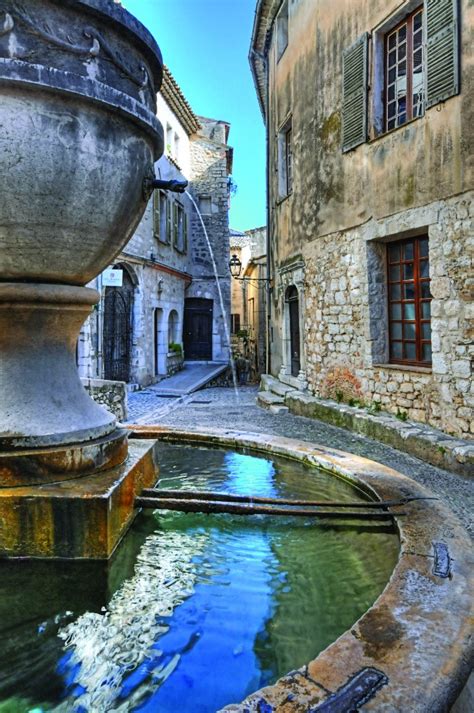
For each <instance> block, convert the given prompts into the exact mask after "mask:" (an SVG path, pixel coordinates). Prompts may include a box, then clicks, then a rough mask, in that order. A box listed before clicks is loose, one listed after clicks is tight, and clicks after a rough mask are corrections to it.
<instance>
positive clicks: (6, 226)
mask: <svg viewBox="0 0 474 713" xmlns="http://www.w3.org/2000/svg"><path fill="white" fill-rule="evenodd" d="M161 76H162V58H161V54H160V51H159V49H158V47H157V45H156V42H155V41H154V40H153V38H152V37H151V35H150V34H149V33H148V32H147V31H146V30H145V28H144V27H142V26H141V25H140V23H138V22H137V21H136V20H135V19H134V18H133V17H132V16H131V15H129V13H127V12H126V11H125V10H123V9H122V8H120V7H118V6H117V5H116V4H114V3H113V2H110V1H109V0H80V1H79V2H72V1H70V0H69V1H67V2H56V1H53V0H49V1H47V2H39V1H38V0H25V2H23V3H21V4H19V3H17V2H15V1H14V0H1V2H0V97H1V119H0V121H1V141H0V170H1V172H2V175H4V176H8V179H7V180H5V182H4V186H3V188H2V191H1V195H0V242H1V243H2V251H1V257H0V275H1V279H2V280H7V281H15V280H29V281H32V282H49V283H63V284H74V285H85V284H86V283H87V282H88V281H90V280H91V279H92V278H94V277H95V276H96V275H97V274H98V273H99V272H100V271H101V270H102V269H103V268H104V267H106V266H107V265H108V264H109V263H110V262H111V261H112V259H113V258H114V257H115V255H117V254H118V253H119V252H120V250H121V248H122V247H123V246H124V245H125V244H126V243H127V242H128V240H129V239H130V237H131V235H132V234H133V232H134V230H135V228H136V226H137V225H138V222H139V220H140V218H141V216H142V214H143V211H144V209H145V207H146V196H145V195H144V193H143V180H144V178H145V176H146V175H147V174H148V173H149V171H150V169H151V168H152V166H153V162H154V161H155V160H156V159H157V158H158V157H159V156H160V155H161V154H162V151H163V129H162V127H161V124H160V123H159V121H158V120H157V119H156V117H155V111H156V96H155V95H156V92H157V91H158V89H159V87H160V83H161Z"/></svg>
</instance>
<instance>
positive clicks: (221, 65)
mask: <svg viewBox="0 0 474 713" xmlns="http://www.w3.org/2000/svg"><path fill="white" fill-rule="evenodd" d="M122 4H123V5H124V6H125V7H126V8H127V10H129V11H130V12H132V13H133V14H134V15H135V17H137V18H138V19H139V20H140V21H141V22H143V24H144V25H146V27H147V28H148V29H149V30H150V32H151V33H152V34H153V35H154V37H155V38H156V40H157V42H158V44H159V46H160V49H161V51H162V53H163V59H164V61H165V63H166V64H167V65H168V67H169V68H170V70H171V72H172V73H173V75H174V77H175V79H176V81H177V82H178V84H179V85H180V87H181V89H182V90H183V93H184V95H185V96H186V98H187V100H188V101H189V103H190V104H191V106H192V108H193V110H194V111H195V113H196V114H201V115H203V116H209V117H212V118H214V119H223V120H224V121H228V122H229V123H230V124H231V130H230V136H229V143H230V144H231V145H232V146H233V147H234V170H233V177H234V179H235V181H236V183H237V194H236V196H235V197H234V198H233V199H232V205H231V213H230V224H231V227H232V228H235V229H237V230H248V229H250V228H256V227H259V226H261V225H264V224H265V218H266V216H265V133H264V126H263V121H262V117H261V114H260V109H259V107H258V104H257V97H256V94H255V89H254V85H253V80H252V75H251V74H250V68H249V63H248V59H247V57H248V52H249V46H250V37H251V33H252V26H253V17H254V12H255V6H256V4H257V3H256V0H122Z"/></svg>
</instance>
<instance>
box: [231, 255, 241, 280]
mask: <svg viewBox="0 0 474 713" xmlns="http://www.w3.org/2000/svg"><path fill="white" fill-rule="evenodd" d="M229 269H230V274H231V275H232V277H235V278H236V279H238V278H239V277H240V273H241V272H242V262H241V261H240V260H239V258H238V257H237V255H235V254H234V255H232V257H231V258H230V260H229Z"/></svg>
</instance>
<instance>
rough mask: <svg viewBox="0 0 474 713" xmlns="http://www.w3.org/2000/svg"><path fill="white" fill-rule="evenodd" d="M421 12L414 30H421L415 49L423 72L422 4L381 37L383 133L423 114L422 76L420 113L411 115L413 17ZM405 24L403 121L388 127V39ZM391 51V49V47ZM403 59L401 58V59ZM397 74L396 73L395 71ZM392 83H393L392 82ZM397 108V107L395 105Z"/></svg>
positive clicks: (424, 58)
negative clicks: (419, 19) (418, 42)
mask: <svg viewBox="0 0 474 713" xmlns="http://www.w3.org/2000/svg"><path fill="white" fill-rule="evenodd" d="M420 13H421V25H420V28H419V29H418V30H416V32H418V31H419V32H421V45H420V47H419V48H418V49H417V50H416V51H419V50H420V51H421V67H422V70H423V73H424V74H425V73H426V54H425V7H424V5H423V4H421V5H418V7H416V8H415V9H414V10H412V11H411V12H409V13H407V14H406V15H405V16H404V17H403V18H402V19H401V20H400V21H399V22H397V23H396V24H395V25H394V26H393V27H391V28H390V29H388V30H387V31H386V32H385V33H384V37H383V127H384V129H383V133H388V132H390V131H394V130H395V129H399V128H400V127H402V126H406V125H407V124H408V123H409V122H410V121H414V120H415V119H420V118H421V117H422V116H424V114H425V109H426V107H425V104H426V97H425V96H424V95H425V77H423V84H422V93H423V99H422V106H421V113H420V114H417V115H416V116H414V115H413V66H414V45H413V39H414V34H415V32H414V19H415V16H417V15H418V14H420ZM403 26H406V28H407V29H406V36H405V44H406V53H405V58H404V59H405V63H406V74H405V76H406V95H405V96H406V103H405V121H404V122H403V123H401V124H399V123H395V126H391V127H389V125H388V124H389V121H390V120H391V119H389V116H388V108H389V103H392V102H389V101H388V93H389V81H388V80H389V72H390V69H391V68H392V67H390V68H389V64H388V63H389V54H390V48H389V40H390V37H391V36H392V35H393V34H394V33H398V32H399V30H400V29H401V28H402V27H403ZM397 47H398V45H397V44H396V45H395V49H397ZM392 51H393V49H392ZM401 61H403V60H401ZM398 64H399V62H398V61H397V62H396V64H395V65H393V66H394V67H398ZM397 74H398V73H397ZM397 79H398V76H396V77H395V84H394V87H395V98H394V101H395V102H397V97H396V82H397ZM392 84H393V83H392ZM396 109H397V107H396ZM397 121H398V111H397V110H396V111H395V122H397Z"/></svg>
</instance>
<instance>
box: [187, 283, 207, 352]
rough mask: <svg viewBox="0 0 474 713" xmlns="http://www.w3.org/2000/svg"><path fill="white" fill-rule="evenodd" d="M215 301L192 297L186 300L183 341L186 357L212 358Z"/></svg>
mask: <svg viewBox="0 0 474 713" xmlns="http://www.w3.org/2000/svg"><path fill="white" fill-rule="evenodd" d="M212 308H213V301H212V300H206V299H200V298H198V297H190V298H188V299H186V300H185V302H184V327H183V342H184V356H185V358H186V359H195V360H199V361H210V360H211V359H212Z"/></svg>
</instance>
